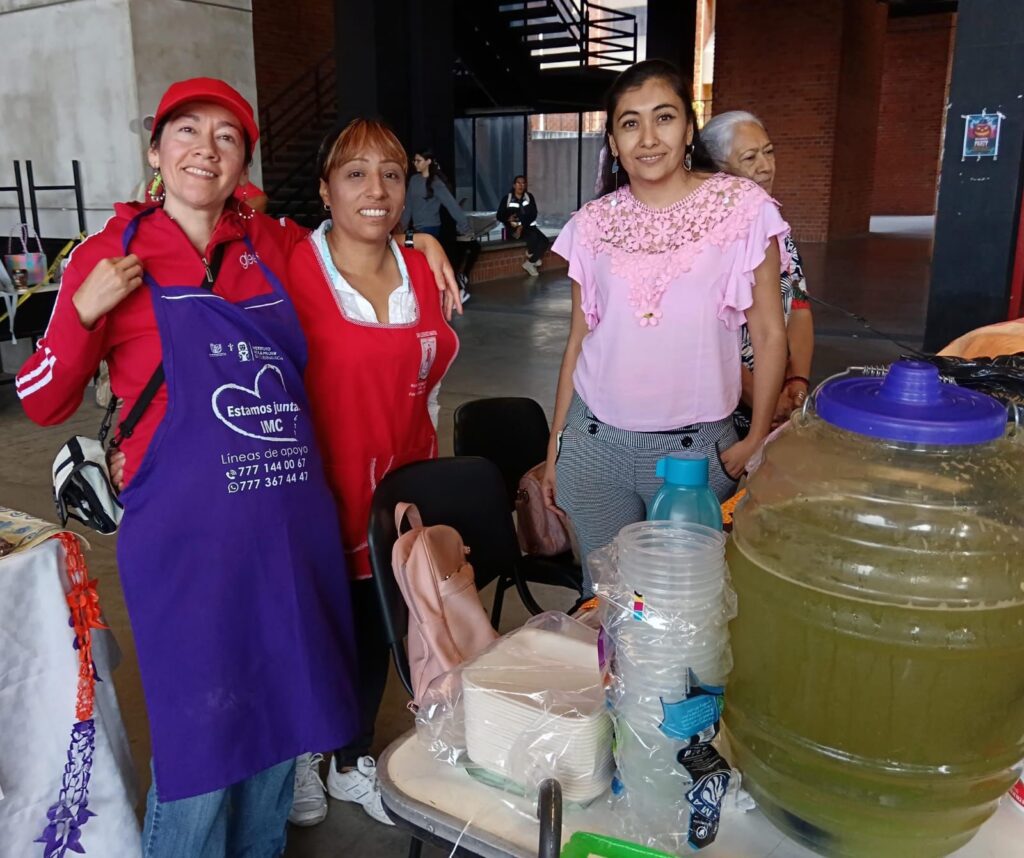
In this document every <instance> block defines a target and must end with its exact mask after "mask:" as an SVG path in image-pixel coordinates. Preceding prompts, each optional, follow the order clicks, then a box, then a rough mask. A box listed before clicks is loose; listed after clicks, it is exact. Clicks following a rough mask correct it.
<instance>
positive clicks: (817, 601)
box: [725, 365, 1024, 858]
mask: <svg viewBox="0 0 1024 858" xmlns="http://www.w3.org/2000/svg"><path fill="white" fill-rule="evenodd" d="M897 366H899V365H897ZM911 368H912V370H914V373H915V374H921V373H922V372H923V373H925V374H928V375H930V374H931V373H929V372H928V371H927V370H923V369H921V370H919V369H918V367H917V366H914V365H912V367H911ZM897 376H898V373H897ZM856 381H858V382H864V381H866V380H864V379H857V380H856ZM867 381H870V382H871V383H872V384H873V385H874V386H875V387H876V388H877V387H878V385H879V384H880V382H879V381H878V380H877V379H871V380H867ZM935 384H936V385H938V381H937V378H936V379H935ZM825 392H826V396H825V397H824V401H823V402H822V405H823V406H827V405H828V396H827V392H828V388H826V391H825ZM934 392H935V391H934V390H933V393H934ZM938 393H939V394H940V395H941V396H943V397H947V398H948V397H949V396H951V395H952V396H954V397H958V396H961V395H965V394H967V392H965V391H962V390H959V389H956V388H949V389H947V388H945V387H943V388H941V389H939V390H938ZM969 396H970V397H977V396H980V395H978V394H970V395H969ZM819 401H821V400H819ZM967 404H968V405H971V406H972V408H969V409H968V413H969V414H970V415H972V416H973V417H975V418H977V416H978V412H979V411H980V412H982V413H990V414H991V415H993V416H992V417H991V419H990V423H989V428H988V430H987V431H988V434H989V437H988V440H984V441H977V440H976V441H974V442H971V443H966V442H964V443H954V441H956V440H959V439H958V438H957V436H956V434H955V432H951V434H949V435H947V436H945V437H941V435H940V437H939V438H936V439H932V438H931V437H930V436H929V437H928V439H927V442H922V441H921V440H913V439H910V438H907V437H900V438H897V439H891V438H880V437H878V436H877V435H874V436H872V435H868V434H866V433H862V432H855V431H853V430H851V429H847V428H845V427H844V426H837V425H834V424H830V423H829V422H826V421H827V419H828V416H829V414H835V412H836V409H834V408H833V409H832V410H831V411H829V410H828V409H827V408H826V407H822V408H821V413H822V416H823V417H825V418H826V419H820V418H817V417H814V416H806V417H798V418H796V420H795V422H794V425H793V426H791V427H790V429H789V430H787V432H785V433H783V435H782V437H780V438H779V439H778V440H777V441H775V442H774V443H773V444H771V445H770V446H769V447H768V448H767V450H766V456H765V461H764V464H763V465H762V467H761V469H760V470H759V471H758V472H757V474H756V475H755V476H754V477H753V478H752V480H751V483H750V486H749V489H750V491H749V496H748V498H747V499H746V501H745V502H744V503H743V504H742V505H741V507H740V509H739V510H738V511H737V515H736V523H735V529H734V531H733V541H732V543H731V544H730V546H729V550H728V557H729V566H730V570H731V574H732V576H733V583H734V586H735V589H736V591H737V593H738V595H739V615H738V617H737V618H736V620H735V621H734V622H733V623H732V624H731V626H730V632H731V635H732V644H733V653H734V657H735V668H734V670H733V673H732V676H731V677H730V686H729V687H730V695H729V701H728V704H727V707H726V712H725V724H726V727H727V730H728V734H729V737H730V742H731V746H732V749H733V759H732V761H733V763H734V765H736V766H737V767H739V768H740V769H741V770H742V771H743V773H744V785H745V786H747V787H748V788H749V789H750V791H751V793H752V794H753V795H754V797H755V799H757V801H758V804H759V806H760V807H761V809H762V810H763V811H764V812H765V813H766V814H767V815H768V817H769V818H770V819H771V820H772V821H773V822H774V823H775V824H776V825H778V826H779V827H780V828H782V829H783V830H784V831H786V832H787V833H788V834H789V835H790V836H792V837H794V838H795V839H798V840H800V841H801V842H803V843H804V844H805V845H807V846H809V847H810V848H812V849H815V850H817V851H819V852H821V853H822V854H827V855H849V856H871V858H885V856H894V858H895V856H900V858H903V856H914V858H918V856H931V855H945V854H948V853H949V852H952V851H954V850H955V849H956V848H958V847H959V846H961V845H962V844H963V843H965V842H967V841H968V840H969V839H970V838H971V836H973V834H974V833H975V831H976V830H977V829H978V827H979V826H980V825H981V824H982V823H983V822H984V821H985V819H987V818H988V816H989V815H991V813H992V812H993V811H994V810H995V806H996V802H997V801H998V799H999V797H1000V796H1001V795H1003V794H1004V793H1005V792H1006V791H1007V789H1009V787H1010V786H1011V785H1012V784H1013V782H1014V780H1015V778H1016V766H1017V765H1018V763H1019V761H1020V760H1021V758H1022V757H1024V563H1022V557H1024V516H1022V512H1024V511H1022V509H1021V508H1022V507H1024V502H1022V500H1024V489H1022V488H1021V487H1022V486H1024V445H1022V444H1021V443H1020V442H1019V439H1010V438H1004V437H1002V436H1003V433H1004V428H1005V416H1004V412H1003V411H1002V410H1001V409H1000V408H998V407H997V408H995V409H993V408H988V409H987V410H986V408H985V405H986V403H984V402H982V403H981V406H980V407H979V406H978V405H977V401H976V400H971V399H968V403H967ZM883 405H884V402H883ZM905 410H906V409H904V411H905ZM839 411H840V413H839V417H838V418H837V419H838V420H839V422H840V423H842V422H844V419H845V421H846V423H847V424H851V423H852V425H853V426H854V427H857V428H860V425H859V424H857V423H856V421H855V420H854V421H851V420H850V418H849V415H846V414H843V413H842V411H841V409H839ZM901 416H903V417H904V418H905V415H901ZM915 416H917V415H915ZM918 419H920V417H919V416H918ZM878 422H880V421H878V420H875V422H874V423H872V425H871V427H870V428H872V429H873V430H877V423H878ZM881 422H883V423H884V421H881ZM946 422H947V423H948V422H950V421H948V420H947V421H946ZM968 422H969V421H968ZM882 428H883V429H886V430H887V431H889V432H893V431H896V430H894V429H893V428H892V427H885V426H884V425H883V427H882ZM896 428H897V429H899V427H898V426H897V427H896ZM1022 854H1024V853H1022Z"/></svg>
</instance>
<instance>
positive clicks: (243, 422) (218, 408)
mask: <svg viewBox="0 0 1024 858" xmlns="http://www.w3.org/2000/svg"><path fill="white" fill-rule="evenodd" d="M211 404H212V405H213V413H214V414H215V415H216V416H217V419H218V420H220V422H221V423H223V424H224V425H225V426H227V427H228V428H229V429H230V430H231V431H232V432H237V433H238V434H239V435H244V436H245V437H246V438H256V439H258V440H260V441H280V442H284V441H296V440H298V438H297V433H296V422H297V421H298V419H299V406H298V405H297V404H296V403H295V402H294V401H293V400H292V398H291V396H290V395H289V393H288V389H287V387H285V383H284V376H283V375H282V374H281V370H279V369H278V368H277V367H276V366H273V365H272V364H264V366H263V368H262V369H261V370H260V371H259V372H258V373H256V380H255V381H254V382H253V386H252V387H251V388H249V387H243V386H242V385H240V384H222V385H221V386H220V387H218V388H217V389H216V390H215V391H214V392H213V397H212V400H211Z"/></svg>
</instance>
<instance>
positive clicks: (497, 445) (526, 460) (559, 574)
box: [454, 396, 583, 622]
mask: <svg viewBox="0 0 1024 858" xmlns="http://www.w3.org/2000/svg"><path fill="white" fill-rule="evenodd" d="M550 434H551V432H550V429H549V428H548V419H547V417H546V416H545V414H544V409H543V408H541V406H540V403H538V402H536V401H535V400H533V399H528V398H526V397H521V396H502V397H494V398H491V399H476V400H473V401H471V402H466V403H463V404H462V405H460V406H459V407H458V408H457V409H456V410H455V436H454V447H455V455H456V456H482V457H483V458H485V459H489V460H490V461H491V462H493V463H494V464H495V465H496V466H497V467H498V470H499V471H501V477H502V479H503V480H504V482H505V494H506V497H507V498H508V507H509V510H510V511H511V510H514V509H515V506H516V494H517V492H518V491H519V480H520V479H521V478H522V476H523V474H525V473H526V472H527V471H528V470H530V468H532V467H534V466H535V465H537V464H539V463H540V462H543V461H544V459H545V457H546V456H547V452H548V438H549V437H550ZM530 583H535V584H553V585H555V586H558V587H565V588H567V589H570V590H575V591H576V592H577V593H578V594H582V592H583V573H582V570H581V569H580V566H579V564H578V563H576V561H575V560H574V559H573V556H572V553H571V552H568V551H567V552H566V553H565V554H562V555H559V556H558V557H540V556H538V555H532V554H525V555H520V557H519V560H518V562H517V563H516V567H515V573H514V575H513V576H512V577H511V578H509V579H508V580H501V581H499V582H498V592H497V593H496V594H495V598H494V603H495V609H496V611H497V616H498V617H499V618H500V614H501V602H500V598H501V594H502V593H503V592H504V591H505V590H507V589H508V588H509V587H510V586H512V585H515V588H516V590H517V591H518V593H519V598H520V599H522V601H523V604H524V605H526V608H527V610H528V611H530V613H531V614H539V613H541V611H543V610H544V609H543V608H542V607H541V606H540V605H539V604H537V600H536V599H535V598H534V596H533V594H532V593H531V592H530V588H529V584H530ZM494 616H495V615H494V614H492V619H494ZM495 622H496V621H495Z"/></svg>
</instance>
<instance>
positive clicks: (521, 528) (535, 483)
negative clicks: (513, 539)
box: [516, 462, 572, 557]
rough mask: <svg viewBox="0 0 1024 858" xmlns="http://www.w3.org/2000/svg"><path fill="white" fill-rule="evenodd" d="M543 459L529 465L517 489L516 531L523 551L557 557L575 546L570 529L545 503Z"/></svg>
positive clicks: (541, 555)
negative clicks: (537, 463) (570, 535)
mask: <svg viewBox="0 0 1024 858" xmlns="http://www.w3.org/2000/svg"><path fill="white" fill-rule="evenodd" d="M543 478H544V462H541V463H540V464H539V465H536V466H535V467H533V468H530V470H528V471H527V472H526V473H525V474H523V476H522V479H520V480H519V491H518V492H516V533H517V535H518V537H519V547H520V549H521V550H522V551H523V553H524V554H534V555H538V556H540V557H556V556H557V555H559V554H564V553H565V552H566V551H568V550H569V549H570V548H572V542H571V540H570V538H569V530H568V528H566V526H565V522H564V521H562V519H561V518H559V516H558V515H556V514H555V513H553V512H552V511H551V510H549V509H548V508H547V507H546V506H544V493H543V491H542V489H541V480H542V479H543Z"/></svg>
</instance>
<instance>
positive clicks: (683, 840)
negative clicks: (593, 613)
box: [589, 521, 736, 854]
mask: <svg viewBox="0 0 1024 858" xmlns="http://www.w3.org/2000/svg"><path fill="white" fill-rule="evenodd" d="M724 545H725V537H724V536H723V535H722V534H721V533H720V532H718V531H714V530H712V529H710V528H706V527H701V526H700V525H679V524H673V523H671V522H662V521H657V522H640V523H638V524H635V525H630V526H629V527H626V528H624V529H623V530H622V531H621V532H620V534H619V536H618V537H617V538H616V540H615V542H614V543H612V544H611V545H609V546H607V547H605V548H603V549H600V550H599V551H596V552H594V553H592V554H591V555H590V558H589V563H590V568H591V571H592V572H593V575H594V581H595V590H596V592H597V595H598V597H599V599H600V601H601V620H602V630H601V638H600V644H601V645H600V649H601V661H602V669H603V672H604V677H605V687H606V691H607V696H608V702H609V704H610V705H611V707H612V709H613V712H614V722H615V759H616V763H617V765H618V775H617V779H616V794H617V805H618V808H617V813H618V816H619V817H620V818H621V821H622V829H623V830H622V833H623V834H624V835H625V836H626V837H627V838H628V839H630V840H634V841H636V842H639V843H642V844H644V845H646V846H650V847H655V848H658V849H663V850H666V851H669V852H674V853H680V854H681V853H685V852H686V851H688V850H689V849H700V848H702V847H704V846H707V845H708V844H710V843H711V842H713V841H714V839H715V836H716V834H717V831H718V824H719V818H720V816H721V812H722V806H723V802H724V799H725V797H726V794H727V792H728V791H729V789H730V784H733V785H734V784H735V778H734V774H733V772H732V769H731V767H730V766H729V764H728V763H727V762H726V761H725V759H724V758H723V756H722V755H721V754H720V753H719V752H718V750H717V747H716V745H714V744H713V741H714V739H715V737H716V736H717V735H718V731H719V721H720V717H721V713H722V709H723V707H724V691H725V681H726V679H727V677H728V674H729V671H730V670H731V668H732V653H731V649H730V647H729V632H728V622H729V620H730V619H732V618H733V617H734V616H735V615H736V595H735V593H734V592H733V590H732V586H731V584H730V581H729V575H728V568H727V567H726V565H725V557H724Z"/></svg>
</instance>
